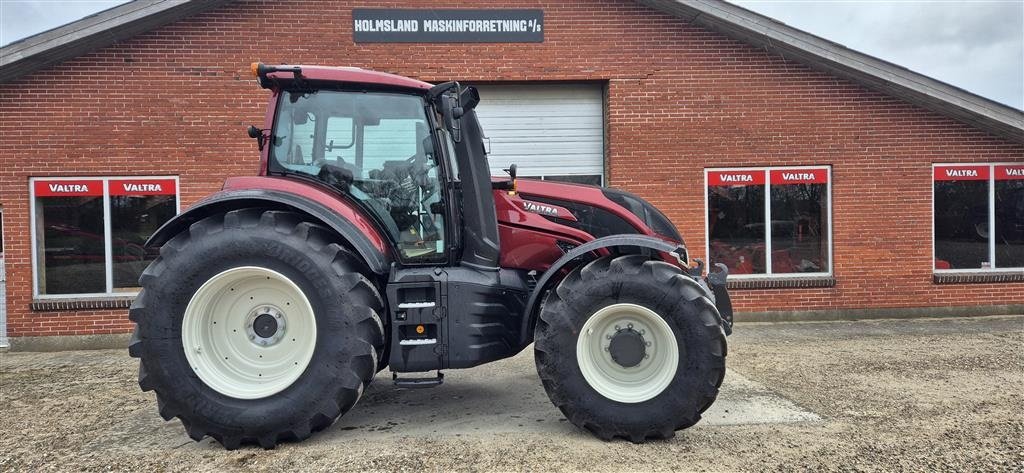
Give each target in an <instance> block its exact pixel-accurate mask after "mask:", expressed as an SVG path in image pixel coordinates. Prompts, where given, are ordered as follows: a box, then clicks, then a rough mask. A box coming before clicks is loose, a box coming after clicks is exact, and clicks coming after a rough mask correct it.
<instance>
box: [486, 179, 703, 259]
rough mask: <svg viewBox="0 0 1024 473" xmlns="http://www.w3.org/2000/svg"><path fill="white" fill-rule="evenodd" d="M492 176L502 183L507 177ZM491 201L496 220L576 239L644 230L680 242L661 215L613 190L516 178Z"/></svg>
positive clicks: (679, 238) (646, 203)
mask: <svg viewBox="0 0 1024 473" xmlns="http://www.w3.org/2000/svg"><path fill="white" fill-rule="evenodd" d="M494 181H495V182H505V183H507V182H508V179H500V178H494ZM497 187H503V186H500V185H499V186H497ZM495 202H496V206H497V209H498V221H499V223H504V224H511V225H516V226H519V227H534V228H536V229H537V230H538V231H543V232H560V233H563V234H565V235H566V236H569V237H572V238H573V239H575V240H582V241H589V240H592V239H594V238H601V237H605V236H609V235H621V234H643V235H650V236H654V237H658V238H662V239H665V240H667V241H670V242H673V243H679V244H682V243H683V239H682V237H681V236H680V235H679V231H678V230H676V228H675V226H674V225H672V222H671V221H670V220H669V219H668V218H667V217H666V216H665V214H663V213H662V212H661V211H659V210H658V209H657V208H655V207H654V206H653V205H651V204H650V203H648V202H647V201H645V200H643V199H641V198H640V197H637V196H636V195H634V194H631V193H628V192H624V191H620V190H617V189H611V188H602V187H596V186H588V185H583V184H567V183H561V182H554V181H541V180H536V179H524V178H519V179H516V183H515V190H514V191H507V190H496V191H495ZM535 216H540V217H541V218H540V219H538V218H536V217H535Z"/></svg>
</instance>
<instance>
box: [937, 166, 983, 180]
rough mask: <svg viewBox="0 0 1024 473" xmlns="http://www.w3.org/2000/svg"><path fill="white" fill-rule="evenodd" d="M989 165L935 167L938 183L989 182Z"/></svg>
mask: <svg viewBox="0 0 1024 473" xmlns="http://www.w3.org/2000/svg"><path fill="white" fill-rule="evenodd" d="M988 169H989V167H988V165H981V166H935V180H936V181H987V180H988Z"/></svg>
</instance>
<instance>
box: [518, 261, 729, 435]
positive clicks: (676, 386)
mask: <svg viewBox="0 0 1024 473" xmlns="http://www.w3.org/2000/svg"><path fill="white" fill-rule="evenodd" d="M534 338H535V345H534V354H535V359H536V363H537V372H538V373H539V375H540V378H541V381H542V382H543V384H544V389H545V390H546V391H547V393H548V397H550V398H551V401H552V402H553V403H554V404H555V406H557V407H558V408H559V409H561V411H562V412H563V413H564V414H565V416H566V417H567V418H568V419H569V421H571V422H572V423H573V424H575V425H576V426H577V427H580V428H584V429H587V430H589V431H591V432H592V433H593V434H594V435H596V436H597V437H599V438H601V439H604V440H610V439H612V438H615V437H622V438H626V439H629V440H630V441H633V442H643V441H645V440H646V439H651V438H654V439H663V438H670V437H672V436H674V435H675V431H676V430H679V429H685V428H687V427H690V426H692V425H694V424H696V423H697V422H698V421H699V420H700V415H701V413H702V412H704V410H706V409H707V408H708V407H710V406H711V403H712V402H714V400H715V397H716V396H717V395H718V388H719V386H721V384H722V379H723V378H724V376H725V355H726V344H725V333H724V332H723V331H722V328H721V323H720V319H719V315H718V312H717V309H715V307H714V305H713V304H712V303H711V301H710V300H708V298H707V297H706V296H705V292H704V290H703V289H702V288H701V287H700V286H699V285H698V284H697V282H696V281H694V280H693V279H692V278H690V277H689V276H687V275H685V274H683V273H682V271H681V270H680V269H679V268H678V267H676V266H673V265H671V264H668V263H665V262H662V261H654V260H650V259H649V258H648V257H646V256H643V255H627V256H618V257H614V256H608V257H603V258H599V259H596V260H594V261H592V262H590V263H588V264H586V265H583V266H582V267H580V268H576V269H575V270H573V271H572V272H570V273H569V275H567V276H566V277H565V279H564V280H562V281H561V282H560V283H559V285H558V286H556V288H555V289H554V290H553V291H550V293H549V294H548V295H547V297H546V298H545V299H544V302H543V304H542V306H541V309H540V314H539V318H538V322H537V327H536V332H535V337H534Z"/></svg>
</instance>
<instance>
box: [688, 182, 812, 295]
mask: <svg viewBox="0 0 1024 473" xmlns="http://www.w3.org/2000/svg"><path fill="white" fill-rule="evenodd" d="M707 176H708V216H707V219H708V220H707V222H708V258H709V259H710V262H711V263H724V264H725V265H726V266H728V267H729V271H730V272H731V273H733V274H737V275H741V274H769V275H781V274H808V273H811V274H828V273H831V271H832V269H831V261H829V257H830V256H829V255H830V250H831V245H832V242H831V241H830V237H831V235H830V231H829V228H830V223H829V222H830V220H829V219H830V212H831V211H830V210H829V171H828V168H824V167H822V168H761V169H743V170H721V171H718V170H713V171H708V174H707ZM766 193H767V196H766V195H765V194H766ZM767 222H771V223H770V224H768V223H767Z"/></svg>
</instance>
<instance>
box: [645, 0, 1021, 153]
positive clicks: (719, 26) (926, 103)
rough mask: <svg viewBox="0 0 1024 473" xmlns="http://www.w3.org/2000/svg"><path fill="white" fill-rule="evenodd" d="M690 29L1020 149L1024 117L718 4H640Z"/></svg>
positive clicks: (672, 0) (706, 0) (657, 0)
mask: <svg viewBox="0 0 1024 473" xmlns="http://www.w3.org/2000/svg"><path fill="white" fill-rule="evenodd" d="M639 1H640V3H643V4H645V5H647V6H650V7H652V8H655V9H658V10H661V11H664V12H666V13H669V14H672V15H674V16H676V17H679V18H681V19H683V20H686V21H689V22H690V23H693V24H696V25H699V26H702V27H704V28H707V29H710V30H713V31H717V32H720V33H722V34H724V35H726V36H729V37H732V38H734V39H737V40H740V41H743V42H745V43H748V44H751V45H753V46H755V47H759V48H763V49H765V50H767V51H771V52H773V53H776V54H779V55H781V56H782V57H785V58H787V59H791V60H794V61H797V62H800V63H803V64H806V65H808V66H810V67H812V68H815V69H818V70H821V71H824V72H827V73H829V74H832V75H834V76H837V77H840V78H844V79H848V80H850V81H853V82H855V83H858V84H862V85H863V86H865V87H867V88H869V89H872V90H875V91H878V92H881V93H884V94H887V95H891V96H894V97H897V98H900V99H902V100H905V101H906V102H909V103H912V104H914V105H917V106H920V107H922V108H924V109H927V110H931V111H934V112H937V113H940V114H943V115H946V116H949V117H951V118H954V119H956V120H959V121H961V122H964V123H966V124H968V125H971V126H974V127H976V128H979V129H982V130H985V131H988V132H989V133H992V134H994V135H997V136H1000V137H1003V138H1006V139H1008V140H1010V141H1013V142H1016V143H1024V112H1022V111H1020V110H1017V109H1015V108H1013V107H1009V106H1006V105H1003V104H1001V103H998V102H995V101H992V100H989V99H986V98H984V97H981V96H979V95H977V94H973V93H971V92H968V91H966V90H963V89H960V88H958V87H954V86H952V85H949V84H946V83H944V82H941V81H938V80H935V79H932V78H930V77H928V76H925V75H922V74H919V73H916V72H913V71H911V70H909V69H906V68H903V67H900V66H897V65H895V64H892V63H890V62H887V61H883V60H881V59H878V58H875V57H873V56H869V55H867V54H863V53H859V52H857V51H854V50H852V49H849V48H847V47H845V46H842V45H839V44H836V43H834V42H831V41H828V40H826V39H824V38H820V37H818V36H814V35H812V34H810V33H807V32H804V31H801V30H798V29H796V28H793V27H790V26H787V25H785V24H783V23H780V22H778V21H776V20H773V19H771V18H769V17H766V16H763V15H760V14H757V13H754V12H752V11H750V10H747V9H744V8H742V7H738V6H736V5H732V4H730V3H726V2H723V1H718V0H639Z"/></svg>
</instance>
